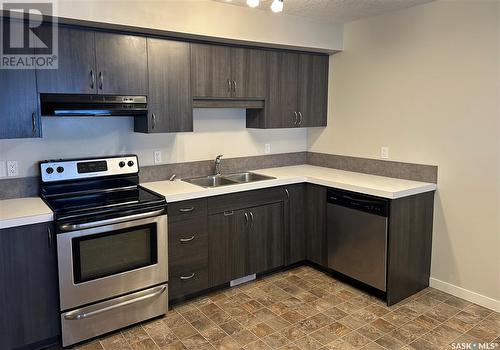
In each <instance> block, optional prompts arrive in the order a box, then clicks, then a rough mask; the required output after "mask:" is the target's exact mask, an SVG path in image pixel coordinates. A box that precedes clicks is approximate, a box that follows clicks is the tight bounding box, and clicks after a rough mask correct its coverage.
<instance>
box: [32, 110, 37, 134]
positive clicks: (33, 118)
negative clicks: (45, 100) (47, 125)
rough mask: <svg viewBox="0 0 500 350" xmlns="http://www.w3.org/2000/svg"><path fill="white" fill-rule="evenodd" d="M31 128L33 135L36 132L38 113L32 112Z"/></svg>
mask: <svg viewBox="0 0 500 350" xmlns="http://www.w3.org/2000/svg"><path fill="white" fill-rule="evenodd" d="M31 129H32V131H33V135H34V134H36V113H35V112H33V113H31Z"/></svg>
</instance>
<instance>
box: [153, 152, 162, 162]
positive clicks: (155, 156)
mask: <svg viewBox="0 0 500 350" xmlns="http://www.w3.org/2000/svg"><path fill="white" fill-rule="evenodd" d="M153 163H154V164H160V163H161V151H154V152H153Z"/></svg>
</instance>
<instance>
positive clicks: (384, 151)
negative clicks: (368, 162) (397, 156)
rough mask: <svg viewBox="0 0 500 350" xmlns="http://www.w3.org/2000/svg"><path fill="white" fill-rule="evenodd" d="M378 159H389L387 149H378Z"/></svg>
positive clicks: (385, 147)
mask: <svg viewBox="0 0 500 350" xmlns="http://www.w3.org/2000/svg"><path fill="white" fill-rule="evenodd" d="M380 158H382V159H389V147H387V146H382V147H381V148H380Z"/></svg>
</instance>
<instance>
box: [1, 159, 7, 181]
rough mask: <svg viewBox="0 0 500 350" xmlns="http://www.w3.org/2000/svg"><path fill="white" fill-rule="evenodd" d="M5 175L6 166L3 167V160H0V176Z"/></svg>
mask: <svg viewBox="0 0 500 350" xmlns="http://www.w3.org/2000/svg"><path fill="white" fill-rule="evenodd" d="M6 176H7V168H6V167H5V160H0V177H6Z"/></svg>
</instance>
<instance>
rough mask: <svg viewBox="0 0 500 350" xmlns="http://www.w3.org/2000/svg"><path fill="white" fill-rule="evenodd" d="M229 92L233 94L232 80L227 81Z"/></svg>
mask: <svg viewBox="0 0 500 350" xmlns="http://www.w3.org/2000/svg"><path fill="white" fill-rule="evenodd" d="M227 91H229V92H231V80H230V79H228V80H227Z"/></svg>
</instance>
